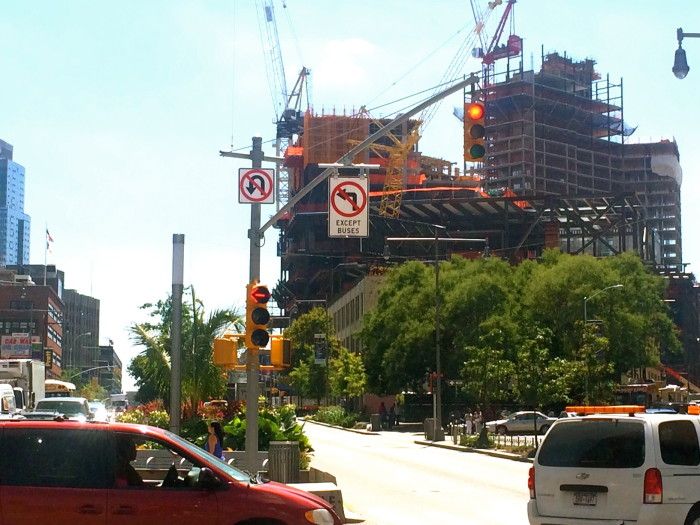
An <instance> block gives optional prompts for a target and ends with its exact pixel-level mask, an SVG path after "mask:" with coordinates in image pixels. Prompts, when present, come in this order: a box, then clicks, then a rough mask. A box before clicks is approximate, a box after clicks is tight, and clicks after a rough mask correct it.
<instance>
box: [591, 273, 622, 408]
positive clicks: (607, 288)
mask: <svg viewBox="0 0 700 525" xmlns="http://www.w3.org/2000/svg"><path fill="white" fill-rule="evenodd" d="M623 286H624V285H622V284H613V285H612V286H606V287H605V288H602V289H601V290H598V291H597V292H595V293H593V294H591V295H589V296H586V297H584V298H583V333H584V343H585V334H586V327H587V326H588V310H587V308H586V306H587V304H588V301H589V300H590V299H593V298H594V297H595V296H596V295H600V294H602V293H603V292H605V291H607V290H612V289H614V288H622V287H623ZM596 359H598V354H597V353H596ZM590 373H591V371H590V358H588V357H587V358H586V405H588V376H589V375H590Z"/></svg>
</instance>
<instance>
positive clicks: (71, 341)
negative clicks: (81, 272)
mask: <svg viewBox="0 0 700 525" xmlns="http://www.w3.org/2000/svg"><path fill="white" fill-rule="evenodd" d="M63 304H64V307H63V312H64V313H63V320H64V321H63V322H64V325H63V355H64V361H65V364H64V366H65V367H66V368H73V369H76V370H77V369H80V370H85V369H86V368H90V367H93V366H95V364H94V363H95V357H96V353H99V352H98V350H99V348H101V347H98V341H99V340H100V300H99V299H95V298H94V297H90V296H89V295H83V294H81V293H78V292H77V291H76V290H71V289H68V290H64V291H63Z"/></svg>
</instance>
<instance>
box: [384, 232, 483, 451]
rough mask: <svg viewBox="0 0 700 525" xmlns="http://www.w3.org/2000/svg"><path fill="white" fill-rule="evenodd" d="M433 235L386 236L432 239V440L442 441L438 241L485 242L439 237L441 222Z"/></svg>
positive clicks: (391, 239) (398, 239)
mask: <svg viewBox="0 0 700 525" xmlns="http://www.w3.org/2000/svg"><path fill="white" fill-rule="evenodd" d="M430 226H432V228H433V230H434V232H435V236H434V237H387V238H386V241H388V242H425V241H432V242H433V246H434V250H435V253H434V256H435V260H434V269H435V321H434V322H435V394H434V396H433V441H442V439H444V438H441V439H438V435H437V429H442V413H441V412H442V392H441V387H442V377H441V375H442V361H441V355H440V288H439V285H440V261H439V260H438V257H439V249H438V247H439V243H440V242H480V243H486V239H465V238H458V237H439V236H438V232H439V231H440V230H443V231H445V230H447V228H446V227H445V226H442V225H441V224H431V225H430ZM384 256H385V258H388V256H389V252H388V246H385V250H384Z"/></svg>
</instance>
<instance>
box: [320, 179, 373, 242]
mask: <svg viewBox="0 0 700 525" xmlns="http://www.w3.org/2000/svg"><path fill="white" fill-rule="evenodd" d="M367 187H368V183H367V177H330V178H329V179H328V236H329V237H367V236H369V206H368V205H367V204H368V200H369V196H368V193H367Z"/></svg>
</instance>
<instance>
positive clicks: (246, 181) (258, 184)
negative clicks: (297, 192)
mask: <svg viewBox="0 0 700 525" xmlns="http://www.w3.org/2000/svg"><path fill="white" fill-rule="evenodd" d="M274 189H275V170H267V169H262V168H240V169H239V170H238V202H239V203H241V204H272V203H274V202H275V192H274V191H273V190H274Z"/></svg>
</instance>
